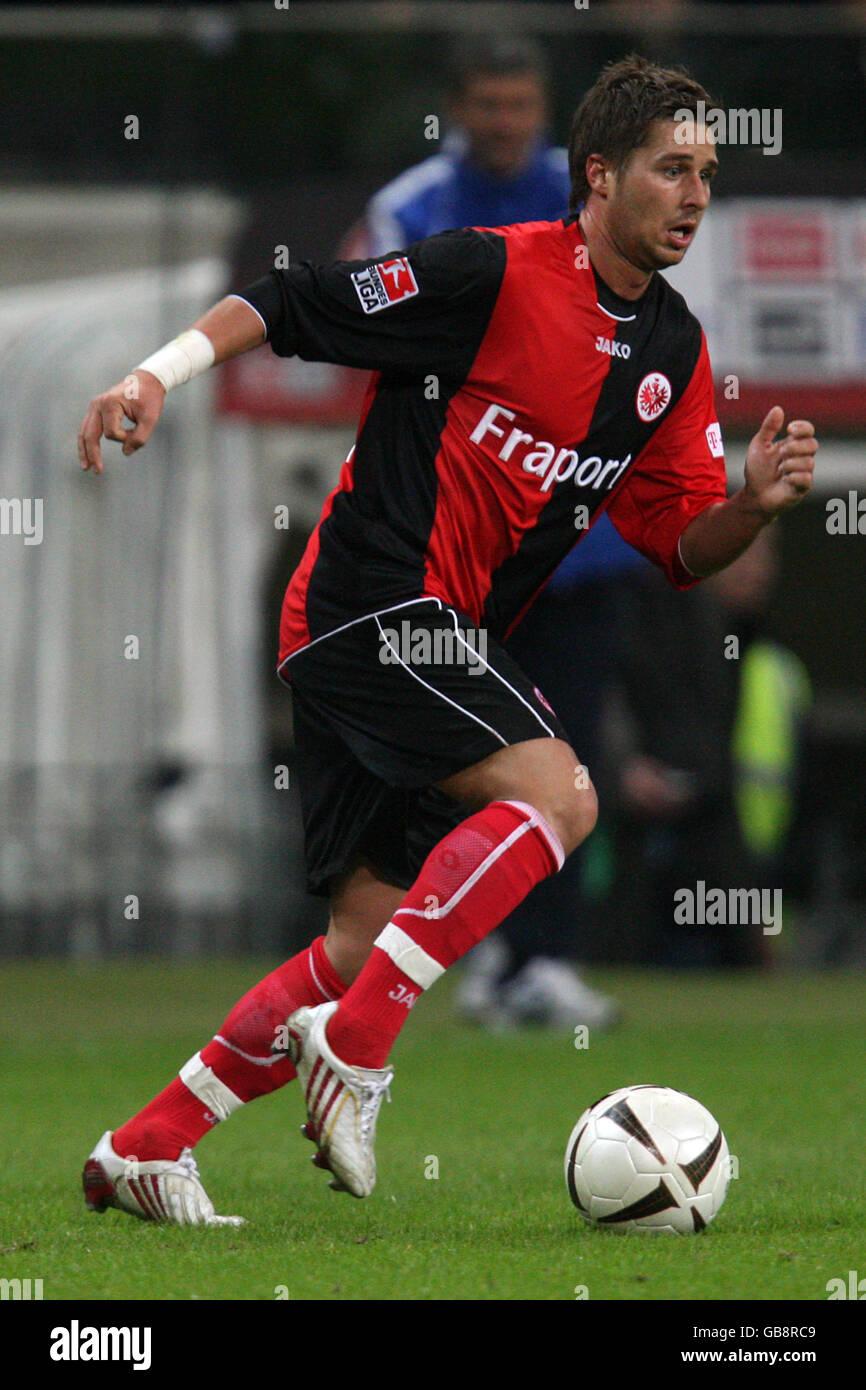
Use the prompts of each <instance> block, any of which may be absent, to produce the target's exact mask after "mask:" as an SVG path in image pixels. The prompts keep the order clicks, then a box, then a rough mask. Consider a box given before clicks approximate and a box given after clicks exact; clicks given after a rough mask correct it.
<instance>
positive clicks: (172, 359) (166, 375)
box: [133, 328, 216, 391]
mask: <svg viewBox="0 0 866 1390" xmlns="http://www.w3.org/2000/svg"><path fill="white" fill-rule="evenodd" d="M215 356H216V354H215V352H214V346H213V343H212V342H211V340H210V338H209V337H208V336H207V334H206V333H201V332H200V331H199V329H197V328H188V329H187V331H186V332H185V333H181V335H180V337H178V338H175V339H173V341H172V342H170V343H166V345H165V347H161V348H160V349H159V351H158V352H154V353H152V354H151V356H150V357H146V358H145V359H144V361H143V362H139V364H138V366H137V367H134V368H133V371H136V372H139V371H145V372H152V373H153V375H154V376H155V377H156V378H157V380H158V381H160V382H161V383H162V385H163V386H164V387H165V389H166V391H170V390H171V389H172V387H174V386H183V384H184V382H186V381H191V380H192V378H193V377H194V376H200V375H201V373H202V372H206V371H207V369H208V367H211V366H213V361H214V357H215Z"/></svg>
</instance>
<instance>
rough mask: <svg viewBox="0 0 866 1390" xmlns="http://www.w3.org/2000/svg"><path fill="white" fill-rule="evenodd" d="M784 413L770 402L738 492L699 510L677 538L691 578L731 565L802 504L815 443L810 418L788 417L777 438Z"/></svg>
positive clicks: (809, 484)
mask: <svg viewBox="0 0 866 1390" xmlns="http://www.w3.org/2000/svg"><path fill="white" fill-rule="evenodd" d="M784 423H785V412H784V411H783V410H782V407H781V406H778V405H774V406H773V408H772V410H770V411H768V412H767V415H766V417H765V419H764V422H763V424H762V425H761V428H760V429H759V430H758V433H757V434H756V435H755V437H754V438H753V440H752V442H751V443H750V445H749V448H748V451H747V453H746V470H745V483H744V485H743V487H742V488H741V489H740V491H739V492H737V493H735V494H734V496H733V497H729V498H728V499H727V500H726V501H724V502H717V503H714V504H712V505H711V506H709V507H708V508H707V509H706V510H705V511H702V512H700V513H699V514H698V515H697V516H696V517H695V518H694V519H693V520H692V521H690V522H689V524H688V526H687V527H686V528H685V530H684V531H683V533H682V535H681V536H680V542H679V547H680V558H681V560H682V562H683V564H684V565H685V567H686V569H687V570H689V571H690V573H691V574H693V575H695V576H696V577H700V578H705V577H706V576H707V575H710V574H716V573H717V572H718V571H719V570H722V569H725V568H726V566H728V565H730V564H732V562H733V561H734V560H736V559H737V558H738V556H740V555H742V554H743V552H744V551H745V550H748V548H749V546H750V545H751V544H752V541H753V540H754V539H755V537H756V536H757V535H758V533H759V532H760V531H762V530H763V529H764V527H765V526H767V525H769V523H770V522H771V521H773V520H774V519H775V518H776V517H777V516H779V515H780V513H781V512H784V511H787V510H788V508H789V507H794V506H796V504H797V503H798V502H801V501H802V500H803V498H804V497H805V496H806V494H807V493H808V492H809V490H810V488H811V487H812V483H813V480H814V472H815V454H816V453H817V451H818V441H817V439H816V438H815V427H814V425H812V424H811V422H810V421H809V420H791V421H790V422H789V424H788V426H787V429H786V431H785V435H784V437H783V438H781V439H777V438H776V436H777V435H778V434H779V432H780V430H781V429H782V426H783V425H784Z"/></svg>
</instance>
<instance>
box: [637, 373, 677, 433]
mask: <svg viewBox="0 0 866 1390" xmlns="http://www.w3.org/2000/svg"><path fill="white" fill-rule="evenodd" d="M670 401H671V384H670V382H669V381H668V379H667V377H666V376H665V375H664V373H663V372H649V373H647V375H646V376H645V377H644V379H643V381H642V382H641V384H640V386H639V387H638V388H637V397H636V400H635V404H636V406H637V413H638V415H639V416H640V418H641V419H642V420H643V421H644V422H645V424H647V425H648V424H649V422H650V421H651V420H657V419H658V418H659V416H660V415H661V413H662V411H663V410H666V409H667V407H668V406H669V405H670Z"/></svg>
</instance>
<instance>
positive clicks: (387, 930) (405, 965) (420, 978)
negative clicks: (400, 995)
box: [373, 913, 445, 989]
mask: <svg viewBox="0 0 866 1390" xmlns="http://www.w3.org/2000/svg"><path fill="white" fill-rule="evenodd" d="M421 915H422V916H423V915H424V914H423V913H422V914H421ZM373 945H374V946H378V947H379V950H380V951H384V952H385V954H386V955H387V956H390V957H391V959H392V961H393V962H394V964H395V965H396V967H397V969H398V970H402V971H403V974H404V975H408V976H409V979H410V980H414V982H415V984H416V985H420V987H421V989H429V988H430V986H431V985H434V984H435V983H436V981H437V980H438V979H439V976H440V975H444V974H445V966H444V965H440V964H439V962H438V960H434V959H433V957H432V956H430V955H428V954H427V952H426V951H425V950H423V949H422V948H421V947H420V946H419V945H418V944H417V943H416V942H414V941H413V940H412V938H411V936H409V935H408V934H407V933H406V932H404V931H403V929H402V927H398V926H397V925H396V924H395V923H394V922H389V923H388V925H387V927H384V928H383V930H382V931H381V932H380V933H379V935H378V936H377V937H376V940H375V941H374V942H373Z"/></svg>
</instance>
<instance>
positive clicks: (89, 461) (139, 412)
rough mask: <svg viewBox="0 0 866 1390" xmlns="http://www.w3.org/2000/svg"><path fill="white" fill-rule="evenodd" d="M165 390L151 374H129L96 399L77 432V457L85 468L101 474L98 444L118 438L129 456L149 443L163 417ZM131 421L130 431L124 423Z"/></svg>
mask: <svg viewBox="0 0 866 1390" xmlns="http://www.w3.org/2000/svg"><path fill="white" fill-rule="evenodd" d="M164 401H165V387H164V386H163V384H162V382H161V381H158V380H157V378H156V377H155V376H154V375H153V373H152V372H140V371H136V372H130V374H129V376H127V377H124V379H123V381H121V382H118V384H117V385H116V386H112V387H111V388H110V389H109V390H108V391H104V392H103V393H102V395H101V396H94V398H93V400H92V401H91V402H90V406H89V409H88V411H87V414H86V415H85V417H84V419H83V420H82V422H81V429H80V430H79V431H78V457H79V459H80V460H81V467H82V468H83V469H85V470H86V469H88V468H92V469H93V472H94V473H101V472H102V450H101V448H100V446H99V441H100V439H101V438H102V436H103V435H104V436H105V438H106V439H116V440H117V441H118V443H121V444H122V445H123V452H124V454H126V455H127V456H128V455H129V454H134V453H135V451H136V449H140V448H141V447H142V445H143V444H146V443H147V441H148V439H149V438H150V436H151V433H152V431H153V427H154V425H155V424H156V422H157V420H158V419H159V417H160V415H161V414H162V407H163V402H164ZM125 420H129V421H131V422H132V424H133V426H134V428H133V429H128V428H127V427H126V426H125V424H124V421H125Z"/></svg>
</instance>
